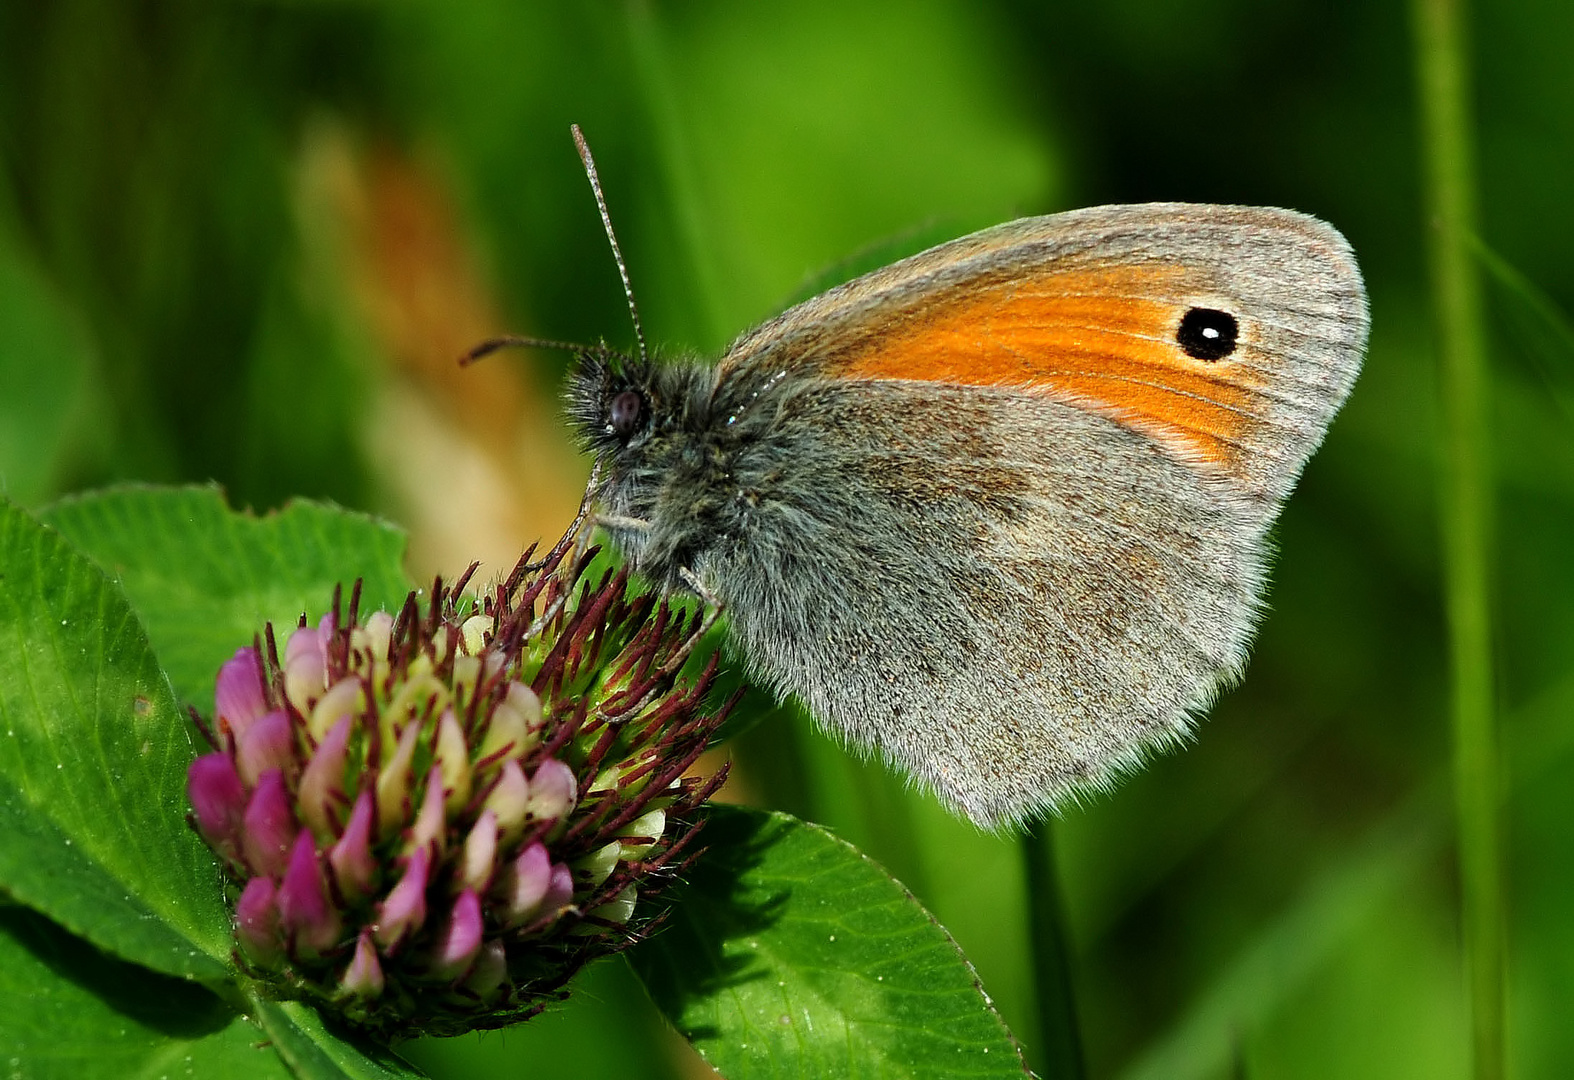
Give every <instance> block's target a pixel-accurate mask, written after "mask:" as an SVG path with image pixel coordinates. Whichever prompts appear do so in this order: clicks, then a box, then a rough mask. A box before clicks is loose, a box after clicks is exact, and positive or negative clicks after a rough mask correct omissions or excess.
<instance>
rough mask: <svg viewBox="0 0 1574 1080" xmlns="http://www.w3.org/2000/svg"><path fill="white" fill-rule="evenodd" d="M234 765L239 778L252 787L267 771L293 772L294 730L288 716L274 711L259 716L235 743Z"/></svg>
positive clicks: (280, 711)
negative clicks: (238, 772)
mask: <svg viewBox="0 0 1574 1080" xmlns="http://www.w3.org/2000/svg"><path fill="white" fill-rule="evenodd" d="M235 766H236V768H238V769H239V770H240V778H241V779H242V780H244V781H245V782H246V783H248V784H255V783H256V782H257V778H258V777H260V776H261V775H262V774H263V773H265V772H267V771H268V770H269V769H282V770H284V772H286V773H293V772H294V771H295V730H294V727H293V726H292V725H291V724H290V717H289V714H288V713H286V712H285V711H284V710H283V709H275V710H273V711H272V712H270V713H268V714H267V715H266V716H262V717H259V718H258V719H257V720H256V721H254V722H253V723H252V725H251V726H250V727H248V728H247V729H246V733H245V734H244V735H242V736H241V737H240V738H239V739H238V740H237V742H236V747H235Z"/></svg>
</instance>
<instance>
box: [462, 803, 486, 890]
mask: <svg viewBox="0 0 1574 1080" xmlns="http://www.w3.org/2000/svg"><path fill="white" fill-rule="evenodd" d="M496 862H497V815H496V814H495V813H493V812H492V811H491V810H483V811H481V816H480V817H478V818H476V823H475V825H474V826H473V827H472V828H471V829H470V835H469V836H467V837H465V848H464V853H463V854H462V856H461V857H460V860H459V869H458V873H457V875H456V876H455V879H454V880H455V884H456V886H457V887H462V888H467V889H474V890H475V891H476V892H483V891H485V889H486V887H487V886H488V885H489V884H491V880H492V871H493V869H494V867H495V865H496Z"/></svg>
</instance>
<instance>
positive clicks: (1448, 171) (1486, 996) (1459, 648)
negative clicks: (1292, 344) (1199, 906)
mask: <svg viewBox="0 0 1574 1080" xmlns="http://www.w3.org/2000/svg"><path fill="white" fill-rule="evenodd" d="M1412 9H1413V16H1414V32H1415V48H1416V66H1417V79H1418V83H1419V91H1420V107H1421V121H1422V161H1423V169H1424V175H1425V178H1426V189H1427V190H1426V205H1427V210H1428V217H1429V219H1430V224H1431V226H1432V227H1431V229H1430V231H1429V234H1428V241H1429V248H1430V250H1429V257H1430V263H1431V278H1432V302H1433V306H1434V309H1435V311H1434V318H1435V321H1436V327H1437V337H1438V355H1439V360H1440V364H1441V393H1442V406H1443V418H1444V430H1443V438H1444V447H1443V449H1444V454H1443V462H1442V468H1443V474H1442V490H1441V503H1442V507H1441V509H1442V533H1443V545H1444V592H1445V603H1446V606H1447V612H1448V628H1449V651H1450V664H1451V668H1452V681H1453V686H1452V692H1453V731H1454V740H1453V741H1454V793H1455V808H1456V813H1457V816H1458V828H1459V871H1460V909H1461V918H1462V922H1463V929H1464V951H1465V972H1466V979H1467V986H1468V992H1469V999H1470V1015H1471V1031H1472V1049H1473V1053H1474V1062H1475V1069H1474V1076H1475V1077H1476V1078H1477V1080H1499V1078H1501V1077H1502V1076H1503V1075H1504V1056H1505V1055H1504V1012H1505V1010H1504V993H1503V991H1504V951H1505V942H1504V938H1505V933H1504V905H1503V868H1502V853H1501V848H1500V838H1499V829H1500V823H1499V811H1500V795H1499V786H1498V782H1499V777H1498V771H1499V766H1498V749H1497V734H1496V729H1495V722H1494V717H1493V677H1492V654H1491V645H1492V641H1491V636H1492V627H1491V615H1490V609H1489V600H1488V576H1489V572H1490V571H1489V565H1490V561H1489V560H1490V554H1489V549H1490V543H1491V540H1490V531H1491V530H1490V522H1491V513H1492V511H1491V505H1492V482H1491V464H1490V453H1489V439H1490V432H1489V422H1488V412H1489V401H1488V390H1489V386H1488V373H1487V367H1486V346H1485V335H1484V331H1483V324H1482V314H1481V292H1480V282H1479V279H1478V276H1477V268H1476V265H1475V262H1474V259H1473V257H1472V254H1471V250H1470V242H1471V238H1472V237H1474V236H1475V234H1476V226H1475V214H1476V191H1475V172H1474V168H1475V155H1474V147H1473V145H1472V120H1471V115H1470V106H1469V103H1468V101H1469V72H1468V69H1467V63H1466V57H1465V45H1464V29H1463V23H1464V18H1465V12H1464V0H1413V3H1412Z"/></svg>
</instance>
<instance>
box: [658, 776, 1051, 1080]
mask: <svg viewBox="0 0 1574 1080" xmlns="http://www.w3.org/2000/svg"><path fill="white" fill-rule="evenodd" d="M701 838H702V843H704V844H705V845H707V850H706V852H705V854H704V855H703V856H702V857H701V858H699V859H698V860H696V861H695V863H694V865H693V866H692V867H691V869H690V872H689V877H690V883H689V885H688V886H687V887H686V888H685V889H684V891H683V892H682V894H681V895H680V896H679V897H678V898H677V900H676V902H675V904H674V908H673V912H672V916H671V923H670V925H669V926H667V927H666V928H664V929H662V930H661V931H659V932H658V933H657V934H656V935H655V936H654V937H652V938H651V939H650V940H649V941H647V942H645V943H643V944H642V945H640V946H639V947H638V948H637V949H636V950H635V951H634V953H633V961H634V966H635V969H636V970H637V971H639V973H640V975H641V977H642V978H643V979H644V980H645V984H646V986H647V987H648V988H649V990H650V992H651V996H652V997H653V998H655V1000H656V1004H657V1005H659V1006H660V1007H661V1009H662V1011H664V1012H665V1013H666V1014H667V1016H668V1017H669V1018H670V1019H671V1020H672V1022H673V1023H674V1024H675V1025H676V1026H677V1028H678V1030H679V1031H681V1032H682V1033H683V1034H684V1035H685V1036H687V1037H688V1038H689V1039H690V1040H691V1041H692V1042H693V1043H694V1045H695V1046H696V1047H698V1048H699V1050H700V1052H701V1053H702V1054H704V1055H705V1057H706V1058H707V1059H708V1060H709V1061H710V1062H711V1063H712V1064H713V1065H715V1066H716V1068H717V1069H718V1070H720V1072H721V1073H722V1074H723V1075H724V1076H728V1077H733V1078H742V1077H751V1078H752V1077H764V1076H792V1077H801V1076H840V1077H914V1078H916V1077H947V1078H962V1077H1006V1076H1021V1075H1022V1074H1023V1073H1024V1072H1025V1071H1026V1067H1025V1065H1024V1064H1023V1061H1022V1057H1021V1052H1020V1050H1019V1049H1018V1047H1017V1045H1016V1042H1015V1040H1014V1039H1013V1038H1012V1037H1011V1033H1010V1032H1009V1031H1007V1030H1006V1026H1005V1024H1004V1023H1003V1022H1002V1021H1001V1019H1000V1016H999V1015H998V1014H997V1013H996V1012H995V1010H994V1008H993V1007H992V1006H991V1004H990V1002H989V999H988V998H987V997H986V996H985V995H984V992H983V989H982V987H980V986H979V984H978V979H977V976H976V975H975V974H974V973H973V969H972V966H971V965H969V964H968V962H967V960H966V958H965V957H963V955H962V953H961V951H960V950H959V949H958V948H957V947H956V943H955V942H954V941H952V940H951V938H950V936H949V935H948V934H947V933H946V932H945V930H944V929H943V928H942V927H941V926H940V925H939V924H938V923H936V922H935V920H934V919H933V917H931V916H930V915H929V913H928V912H926V911H925V910H924V909H923V908H922V907H920V906H919V904H918V902H917V901H916V900H915V899H913V896H912V894H911V893H909V892H908V891H907V890H906V889H905V888H903V887H902V885H901V884H900V883H899V882H897V881H895V880H894V879H893V878H891V877H890V875H888V874H887V873H886V872H885V871H884V870H882V869H881V868H880V867H879V866H877V865H876V864H875V863H874V862H872V861H871V860H870V859H869V858H868V857H866V856H864V855H862V854H860V853H859V852H858V851H857V850H856V849H855V848H853V847H852V846H851V845H849V844H847V843H845V842H844V841H842V840H839V839H837V838H836V837H835V836H833V835H831V834H830V833H829V832H827V831H826V830H825V829H823V828H820V827H819V826H816V825H810V824H806V823H804V822H802V821H799V820H797V819H796V818H793V817H789V816H788V815H786V814H777V813H765V812H761V811H754V810H743V809H740V808H737V807H722V806H718V807H715V808H714V809H713V810H712V811H711V814H710V817H709V820H708V822H707V824H706V827H705V829H704V831H703V833H701Z"/></svg>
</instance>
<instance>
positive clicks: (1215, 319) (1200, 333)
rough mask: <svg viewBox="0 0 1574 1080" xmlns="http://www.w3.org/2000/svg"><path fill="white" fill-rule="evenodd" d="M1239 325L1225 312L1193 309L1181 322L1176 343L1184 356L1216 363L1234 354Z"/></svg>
mask: <svg viewBox="0 0 1574 1080" xmlns="http://www.w3.org/2000/svg"><path fill="white" fill-rule="evenodd" d="M1239 332H1240V326H1239V324H1237V323H1236V321H1235V316H1234V315H1231V314H1230V313H1229V312H1228V311H1218V310H1216V309H1214V308H1205V307H1194V308H1192V309H1191V310H1190V311H1188V312H1187V313H1186V315H1185V317H1184V318H1182V319H1181V321H1180V329H1179V330H1177V331H1176V332H1175V340H1176V341H1177V342H1179V343H1180V347H1181V348H1183V349H1185V350H1186V355H1187V356H1192V357H1196V358H1197V359H1198V360H1219V359H1222V358H1223V357H1226V356H1229V355H1230V354H1231V353H1232V352H1234V351H1235V335H1236V334H1238V333H1239Z"/></svg>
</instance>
